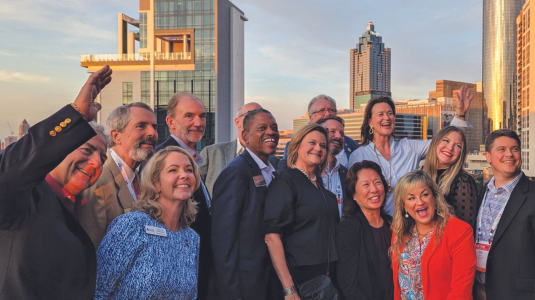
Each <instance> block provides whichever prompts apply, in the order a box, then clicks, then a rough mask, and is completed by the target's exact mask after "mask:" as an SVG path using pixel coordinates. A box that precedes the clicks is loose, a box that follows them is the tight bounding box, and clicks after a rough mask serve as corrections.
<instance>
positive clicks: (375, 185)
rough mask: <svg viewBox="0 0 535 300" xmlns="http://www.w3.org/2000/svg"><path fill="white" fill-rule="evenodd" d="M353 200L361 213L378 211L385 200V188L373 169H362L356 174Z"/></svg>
mask: <svg viewBox="0 0 535 300" xmlns="http://www.w3.org/2000/svg"><path fill="white" fill-rule="evenodd" d="M357 178H358V179H357V183H356V184H355V194H354V195H353V199H355V201H357V204H358V205H359V206H360V208H361V209H362V210H363V211H370V210H380V209H381V205H383V202H384V200H385V188H384V186H383V182H382V181H381V176H379V174H377V172H376V171H375V170H373V169H362V170H360V171H359V172H358V173H357Z"/></svg>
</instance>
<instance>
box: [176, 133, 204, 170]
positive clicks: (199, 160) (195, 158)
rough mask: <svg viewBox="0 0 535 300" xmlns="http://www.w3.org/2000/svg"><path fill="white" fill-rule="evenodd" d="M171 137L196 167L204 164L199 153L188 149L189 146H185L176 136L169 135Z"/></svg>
mask: <svg viewBox="0 0 535 300" xmlns="http://www.w3.org/2000/svg"><path fill="white" fill-rule="evenodd" d="M171 136H172V137H173V138H174V139H175V140H176V142H177V143H178V145H179V146H180V148H182V149H184V150H186V151H187V152H188V153H189V154H190V155H191V156H192V157H193V159H194V160H195V162H196V163H197V165H201V164H202V163H203V162H204V159H203V158H202V156H201V155H200V154H199V152H197V151H195V149H192V148H190V146H188V145H186V143H184V141H182V140H181V139H179V138H178V137H177V136H176V135H174V134H171Z"/></svg>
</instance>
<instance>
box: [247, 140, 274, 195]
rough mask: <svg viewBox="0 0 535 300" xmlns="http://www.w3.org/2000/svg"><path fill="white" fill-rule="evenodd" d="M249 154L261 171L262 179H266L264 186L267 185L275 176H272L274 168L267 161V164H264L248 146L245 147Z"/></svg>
mask: <svg viewBox="0 0 535 300" xmlns="http://www.w3.org/2000/svg"><path fill="white" fill-rule="evenodd" d="M245 149H246V150H247V152H249V154H251V157H252V158H253V159H254V161H255V162H256V164H257V165H258V167H259V168H260V171H261V172H262V175H263V176H264V180H265V181H266V186H269V184H270V183H271V180H273V178H274V177H275V176H273V172H275V168H273V165H271V163H270V162H269V161H268V164H267V165H266V164H265V163H264V162H263V161H262V160H261V159H260V158H258V156H256V154H254V153H253V151H251V150H249V148H245Z"/></svg>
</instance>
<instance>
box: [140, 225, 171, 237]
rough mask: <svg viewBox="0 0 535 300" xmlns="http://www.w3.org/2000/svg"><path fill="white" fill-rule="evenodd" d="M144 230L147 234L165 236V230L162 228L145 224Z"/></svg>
mask: <svg viewBox="0 0 535 300" xmlns="http://www.w3.org/2000/svg"><path fill="white" fill-rule="evenodd" d="M145 232H146V233H147V234H152V235H157V236H163V237H166V236H167V231H165V229H164V228H160V227H154V226H149V225H145Z"/></svg>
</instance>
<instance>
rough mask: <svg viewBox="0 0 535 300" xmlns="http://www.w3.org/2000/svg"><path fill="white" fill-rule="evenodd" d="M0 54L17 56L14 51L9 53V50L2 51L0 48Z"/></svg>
mask: <svg viewBox="0 0 535 300" xmlns="http://www.w3.org/2000/svg"><path fill="white" fill-rule="evenodd" d="M0 55H4V56H13V57H15V56H18V54H15V53H10V52H7V51H2V50H0Z"/></svg>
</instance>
